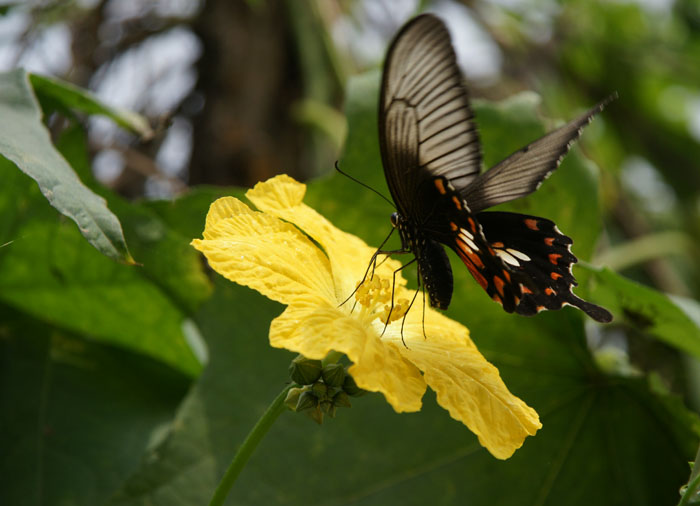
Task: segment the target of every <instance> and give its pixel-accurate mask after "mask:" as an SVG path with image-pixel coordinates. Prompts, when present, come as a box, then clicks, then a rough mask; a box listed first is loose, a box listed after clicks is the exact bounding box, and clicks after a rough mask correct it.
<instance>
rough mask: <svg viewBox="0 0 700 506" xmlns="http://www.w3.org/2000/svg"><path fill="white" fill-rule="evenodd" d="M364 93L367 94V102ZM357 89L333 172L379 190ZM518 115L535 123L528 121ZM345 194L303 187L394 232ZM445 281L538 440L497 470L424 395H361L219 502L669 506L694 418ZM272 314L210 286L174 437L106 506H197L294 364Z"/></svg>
mask: <svg viewBox="0 0 700 506" xmlns="http://www.w3.org/2000/svg"><path fill="white" fill-rule="evenodd" d="M367 82H370V81H366V82H365V84H366V83H367ZM371 89H372V88H371V87H370V88H365V89H363V91H362V93H374V95H373V96H374V97H376V88H375V90H374V92H372V91H371ZM368 90H369V91H368ZM356 91H357V88H353V87H351V94H350V97H349V106H348V107H349V111H348V116H349V118H350V126H351V130H350V137H349V139H350V140H349V141H348V147H347V151H346V157H345V158H344V159H343V161H342V162H341V166H342V167H343V168H344V169H345V170H347V171H349V172H351V173H352V174H353V176H356V177H358V178H360V179H362V180H363V181H367V182H370V183H374V182H375V181H378V180H381V179H382V178H383V175H382V174H381V168H380V167H379V162H378V160H377V159H374V160H373V159H371V158H370V156H371V155H372V153H375V154H376V152H377V151H376V148H375V146H376V138H375V137H372V136H373V134H375V133H376V129H374V130H373V129H372V128H370V125H371V124H372V123H373V121H374V118H375V116H374V100H376V98H375V99H369V98H367V96H366V95H365V96H362V97H358V96H357V94H356V93H355V92H356ZM486 107H489V108H490V109H491V110H493V111H495V112H494V118H493V121H492V127H491V128H495V129H499V130H501V131H510V130H509V129H510V128H511V125H510V123H509V119H508V115H498V114H496V113H498V111H499V109H500V108H499V107H498V106H489V105H488V104H482V106H481V110H485V108H486ZM500 110H502V109H500ZM506 110H508V109H506ZM525 112H527V114H528V115H530V116H531V117H534V109H533V108H530V109H529V110H527V111H525ZM499 118H500V119H499ZM358 120H360V122H359V123H357V121H358ZM358 125H359V126H358ZM348 160H353V162H352V164H351V163H350V162H349V161H348ZM355 163H357V165H354V164H355ZM580 167H581V168H582V170H586V171H588V169H587V168H586V167H585V166H580ZM569 170H573V171H577V170H578V169H576V166H573V168H572V167H571V166H570V167H569ZM377 171H378V173H377ZM586 177H591V173H590V171H588V176H586ZM591 180H592V181H595V180H594V179H591ZM353 184H354V183H352V182H350V181H348V180H346V179H345V178H342V177H340V176H337V177H333V178H328V179H325V180H323V181H320V182H318V183H315V184H312V185H311V186H310V187H309V191H308V194H309V201H313V202H314V204H315V205H316V204H317V205H318V206H319V207H322V208H324V213H325V214H326V215H327V216H328V217H329V218H330V219H331V220H333V221H334V223H342V224H343V227H344V228H345V229H347V230H350V231H352V232H356V231H358V230H359V233H360V234H361V235H362V236H364V237H366V238H368V239H371V240H372V242H375V241H377V240H380V239H381V238H383V236H384V235H385V234H386V232H385V231H387V230H388V227H389V224H388V220H386V214H387V213H386V210H387V209H386V208H385V207H384V204H376V205H374V206H373V205H371V204H369V205H367V206H365V204H366V203H368V202H369V201H370V200H372V199H373V200H374V201H375V202H381V200H380V199H379V198H378V197H377V196H376V195H373V194H371V193H370V192H364V191H362V190H360V189H357V188H354V187H352V186H350V188H353V189H352V190H348V188H349V187H348V186H347V185H353ZM547 184H548V185H550V184H551V185H553V186H554V187H556V191H554V193H553V196H552V197H551V198H552V199H556V201H555V202H554V203H552V204H550V205H552V207H553V208H554V209H555V210H556V212H555V213H554V215H553V216H549V217H552V218H554V219H558V217H559V216H560V214H558V213H561V216H564V217H565V216H566V213H568V212H569V211H568V209H569V207H570V206H574V207H576V206H580V205H582V204H581V201H589V199H590V196H589V195H586V194H585V193H584V192H577V191H575V190H571V189H568V188H566V187H561V188H559V185H560V184H562V183H561V182H560V183H558V182H557V177H556V176H553V177H552V179H551V180H550V181H548V183H547ZM378 187H379V188H382V184H379V185H378ZM364 195H366V196H364ZM358 200H359V203H357V202H358ZM353 201H354V202H355V204H353ZM176 205H177V204H176ZM592 212H593V213H597V211H595V210H594V211H592ZM594 216H595V215H594ZM584 223H585V221H584ZM571 225H572V227H573V229H574V230H575V231H574V232H570V233H572V235H574V234H578V233H579V229H580V228H581V226H579V225H578V224H577V223H576V222H575V220H574V221H572V223H571ZM584 232H585V231H584ZM453 265H454V266H458V265H459V264H458V263H456V262H453ZM217 278H218V277H217ZM455 281H456V282H455V297H454V299H453V304H452V307H451V308H450V311H449V313H450V315H451V316H453V317H454V318H456V319H458V320H460V321H463V322H464V323H465V324H467V325H468V326H469V328H470V329H471V332H472V337H473V339H474V340H475V341H476V342H477V344H478V345H479V347H480V349H481V350H482V351H483V352H484V353H485V354H486V355H487V357H488V358H489V359H490V360H492V361H493V362H494V363H495V364H496V365H497V366H498V367H499V369H500V371H501V374H502V376H503V377H504V380H505V381H506V384H507V385H508V386H509V387H510V388H511V390H512V391H513V392H515V393H516V394H517V395H519V396H521V397H522V398H523V399H524V400H525V401H526V402H528V403H529V404H531V405H532V406H534V407H535V408H536V409H537V410H538V412H539V413H540V415H541V418H542V423H543V429H542V430H541V431H540V432H539V433H538V434H537V435H536V436H534V437H532V438H528V440H526V442H525V444H524V446H523V448H521V449H520V450H518V451H517V452H516V453H515V456H514V457H513V458H511V459H510V460H508V461H505V462H503V461H498V460H496V459H494V458H493V457H491V456H490V455H489V454H488V453H487V452H486V451H485V450H484V449H483V448H481V447H480V446H479V445H478V442H477V440H476V438H475V437H474V435H473V434H471V433H470V432H469V431H468V430H467V429H466V428H465V427H464V426H462V425H461V424H459V423H457V422H456V421H454V420H452V419H451V418H450V417H449V416H448V414H447V413H446V412H445V411H444V410H442V409H441V408H439V407H438V406H437V405H436V403H435V401H434V396H433V395H432V394H429V395H428V396H426V399H425V406H424V408H423V410H422V411H421V412H420V413H416V414H409V415H405V414H404V415H398V414H396V413H394V412H393V411H392V410H391V408H390V407H389V406H388V405H387V403H386V402H385V401H384V400H383V398H382V397H381V396H379V395H368V396H365V397H362V398H359V399H355V400H353V404H354V406H353V408H352V409H349V410H342V411H340V412H339V414H338V418H336V419H335V420H330V421H328V422H327V423H326V424H324V426H322V427H317V426H316V425H314V424H313V423H311V422H309V420H308V419H306V417H304V416H301V415H294V414H289V413H288V414H284V415H282V417H281V418H280V419H279V420H278V421H277V423H276V424H275V426H274V427H273V429H272V430H271V432H270V433H269V434H268V437H267V438H266V439H264V440H263V442H262V444H261V446H260V447H259V448H258V451H257V452H256V453H255V454H254V455H253V457H252V460H251V461H250V463H249V464H248V466H247V467H246V469H245V470H244V471H243V473H242V474H241V476H240V478H239V481H238V482H237V484H236V486H235V488H234V490H233V493H232V495H231V498H230V500H229V504H319V503H320V504H348V503H352V504H367V505H370V504H382V505H384V504H397V503H398V504H426V503H430V504H433V503H435V504H464V503H465V502H468V503H469V504H473V505H506V504H533V505H534V504H538V505H541V504H552V505H559V504H566V505H573V506H576V505H588V504H597V505H603V506H605V505H617V504H635V505H660V504H674V503H675V502H676V500H677V497H678V487H679V486H680V485H681V484H682V483H683V482H684V481H685V480H687V460H688V459H689V458H692V455H693V452H694V450H695V448H696V447H697V442H698V438H699V434H700V430H699V429H698V421H697V417H695V415H693V414H691V413H689V412H688V411H687V410H686V409H685V408H684V407H683V406H682V404H681V403H680V402H678V401H677V400H676V399H674V398H672V397H671V396H669V395H668V394H667V393H665V392H664V391H662V390H659V389H658V388H657V387H656V386H653V387H652V386H650V385H649V384H648V383H647V380H646V379H645V378H628V377H623V376H615V375H611V374H608V373H605V372H603V371H601V370H600V369H599V368H598V366H597V365H596V363H595V361H594V360H593V359H592V357H591V354H590V353H589V351H588V349H587V347H586V340H585V334H584V327H583V317H582V314H581V313H580V312H577V311H575V310H573V309H571V308H568V309H564V310H562V311H560V312H547V313H543V314H540V315H538V316H537V317H534V318H523V317H520V316H515V315H508V314H506V313H504V312H503V311H502V309H501V308H500V306H498V305H497V304H494V303H493V302H492V301H491V300H490V299H489V298H488V296H486V295H485V294H484V293H483V290H481V288H479V287H478V285H477V284H476V283H475V282H474V281H473V280H471V279H470V278H469V275H468V273H467V272H466V269H459V268H455ZM281 310H282V308H281V307H280V306H279V305H277V304H274V303H271V302H269V301H266V300H265V299H263V298H262V297H260V296H259V295H257V294H255V293H252V292H251V291H249V290H247V289H244V288H241V287H236V286H233V285H231V284H229V283H228V282H226V281H224V280H222V279H221V278H218V282H217V291H216V293H215V295H214V297H212V299H211V300H210V301H209V302H208V303H207V304H205V306H204V307H203V309H202V311H201V313H200V315H199V317H198V319H197V321H198V323H199V325H200V328H201V329H202V332H203V334H204V335H205V336H206V338H207V340H208V345H209V347H210V350H211V357H212V359H211V362H210V363H209V364H208V366H207V369H206V370H205V371H204V373H203V374H202V376H201V378H200V381H199V382H198V384H197V385H196V387H195V388H194V389H193V390H192V392H191V395H190V396H189V398H188V399H187V401H186V402H185V403H184V404H183V406H182V408H181V410H180V412H179V414H178V417H177V420H176V422H175V426H176V427H178V428H179V429H181V430H180V431H179V432H178V433H177V434H175V435H174V436H173V438H171V439H170V440H169V441H168V442H167V443H166V444H163V445H161V446H160V447H158V448H157V449H154V451H153V452H152V453H150V454H149V456H148V458H147V461H146V462H145V463H144V465H143V467H142V469H141V470H139V471H138V472H137V473H135V474H134V476H133V477H132V478H131V479H130V480H129V481H128V482H127V483H126V485H125V486H124V487H123V489H122V490H121V491H120V492H119V493H118V494H117V496H116V497H115V498H114V501H113V503H112V504H116V505H120V506H126V505H129V506H131V505H146V504H148V505H166V504H172V503H174V502H177V503H178V504H183V505H184V504H202V503H206V501H207V500H208V499H209V498H210V496H211V493H212V492H213V489H214V487H215V485H216V482H217V480H218V478H219V477H220V476H221V474H222V473H223V470H224V469H225V467H226V465H227V464H228V462H229V460H230V458H231V457H232V455H233V452H234V451H235V449H236V447H237V445H238V444H240V442H241V441H242V440H243V438H244V437H245V435H246V433H247V432H248V430H250V428H251V427H252V426H253V424H254V423H255V420H256V419H257V417H258V416H260V415H261V414H262V413H263V411H264V409H265V407H266V405H267V403H269V402H270V401H271V400H272V399H273V398H274V396H275V395H276V394H277V392H279V391H280V390H281V389H282V388H283V387H284V385H285V381H286V379H285V377H286V368H287V364H288V361H289V359H290V358H291V356H290V354H288V353H286V352H283V351H279V350H271V349H268V346H267V337H266V336H267V327H268V325H269V321H270V320H271V319H272V318H273V317H274V316H276V315H277V314H279V313H280V312H281ZM445 360H449V357H445Z"/></svg>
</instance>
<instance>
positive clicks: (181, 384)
mask: <svg viewBox="0 0 700 506" xmlns="http://www.w3.org/2000/svg"><path fill="white" fill-rule="evenodd" d="M0 321H2V326H1V328H2V336H3V337H2V339H1V340H0V361H1V362H2V367H1V368H0V392H1V393H0V413H2V416H1V417H0V427H2V430H0V447H2V449H3V451H2V454H1V455H0V473H1V474H2V477H3V479H2V487H0V504H7V505H10V504H16V505H20V504H21V505H25V506H40V505H49V504H76V505H78V504H81V505H97V504H104V502H105V500H106V498H107V497H109V496H110V495H111V494H112V493H113V492H114V491H115V489H116V488H117V487H118V486H119V485H120V484H121V483H122V481H123V480H124V479H125V478H126V476H128V474H129V473H130V472H132V470H133V469H135V468H136V467H137V466H138V465H139V463H140V460H141V456H142V455H143V453H144V452H145V451H146V450H147V449H148V448H150V447H153V446H154V445H156V444H157V443H158V442H159V441H160V440H162V439H163V437H165V436H166V435H167V432H166V431H164V430H163V429H164V427H167V425H166V424H167V423H169V422H170V420H171V418H172V414H173V412H174V410H175V408H176V406H177V404H178V403H179V402H180V400H181V399H182V397H183V396H184V394H185V393H186V391H187V388H188V386H189V378H188V377H186V376H183V375H182V374H179V373H177V372H175V371H173V370H172V369H170V368H168V367H165V366H163V365H162V364H160V363H158V362H156V361H154V360H151V359H148V358H146V357H143V356H140V355H138V354H134V353H131V352H128V351H124V350H119V349H117V348H114V347H112V346H105V345H103V344H97V343H94V342H93V343H91V342H88V341H85V340H82V339H78V338H76V337H75V336H73V335H70V334H67V333H65V332H61V331H57V330H56V329H55V328H51V327H49V326H46V325H44V324H41V323H39V322H37V321H36V320H32V319H30V318H27V317H25V316H22V315H20V313H18V312H17V311H14V310H12V309H11V308H9V307H7V306H5V305H4V304H0Z"/></svg>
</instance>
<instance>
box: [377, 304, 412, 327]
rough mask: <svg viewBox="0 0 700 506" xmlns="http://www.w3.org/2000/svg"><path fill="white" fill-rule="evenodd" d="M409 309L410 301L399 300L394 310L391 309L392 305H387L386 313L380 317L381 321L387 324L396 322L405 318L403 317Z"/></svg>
mask: <svg viewBox="0 0 700 506" xmlns="http://www.w3.org/2000/svg"><path fill="white" fill-rule="evenodd" d="M408 307H409V302H408V299H399V300H397V301H396V303H395V304H394V309H393V310H392V309H391V306H390V305H388V304H387V305H385V306H384V311H383V312H382V314H381V315H380V316H379V319H380V320H381V321H383V322H386V323H391V322H395V321H396V320H398V319H400V318H403V316H404V315H405V314H406V311H408ZM389 312H391V314H389ZM387 319H389V321H388V322H387Z"/></svg>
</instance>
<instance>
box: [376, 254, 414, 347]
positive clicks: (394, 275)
mask: <svg viewBox="0 0 700 506" xmlns="http://www.w3.org/2000/svg"><path fill="white" fill-rule="evenodd" d="M400 253H409V252H408V251H401V252H400ZM415 261H416V258H415V257H413V260H411V261H410V262H408V263H405V264H403V265H402V266H401V267H399V268H398V269H396V270H395V271H394V274H393V276H392V280H391V307H390V308H389V314H388V315H387V316H386V321H385V322H384V330H382V333H381V334H380V337H381V336H383V335H384V332H386V328H387V327H388V326H389V322H390V321H391V313H392V312H393V311H394V293H395V288H396V274H397V273H399V272H400V271H402V270H403V269H405V268H406V267H408V266H409V265H411V264H412V263H414V262H415ZM414 298H415V297H414ZM401 328H402V335H401V340H402V341H403V324H402V325H401ZM404 344H405V343H404Z"/></svg>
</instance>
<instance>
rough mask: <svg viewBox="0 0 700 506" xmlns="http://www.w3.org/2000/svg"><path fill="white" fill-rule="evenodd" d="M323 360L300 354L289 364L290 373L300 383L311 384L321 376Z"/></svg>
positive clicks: (293, 379) (294, 380)
mask: <svg viewBox="0 0 700 506" xmlns="http://www.w3.org/2000/svg"><path fill="white" fill-rule="evenodd" d="M321 366H322V364H321V361H320V360H311V359H309V358H306V357H304V356H302V355H299V356H298V357H296V358H295V359H294V360H292V363H291V364H289V375H290V376H291V378H292V381H293V382H295V383H297V384H299V385H311V384H312V383H315V382H316V381H318V379H319V378H320V377H321Z"/></svg>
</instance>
